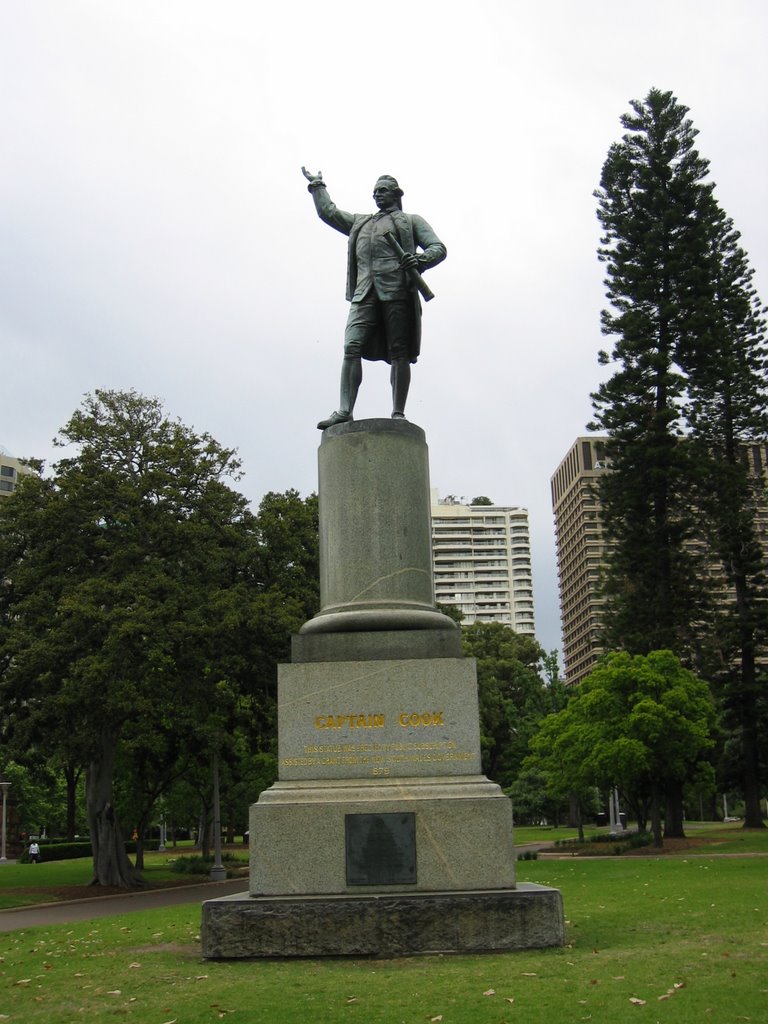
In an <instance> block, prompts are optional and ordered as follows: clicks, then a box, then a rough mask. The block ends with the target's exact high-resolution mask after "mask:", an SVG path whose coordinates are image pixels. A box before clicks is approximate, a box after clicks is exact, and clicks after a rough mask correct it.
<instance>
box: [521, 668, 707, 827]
mask: <svg viewBox="0 0 768 1024" xmlns="http://www.w3.org/2000/svg"><path fill="white" fill-rule="evenodd" d="M714 721H715V709H714V704H713V701H712V696H711V694H710V692H709V688H708V686H707V684H706V683H705V682H704V681H703V680H701V679H699V678H697V677H696V676H695V675H694V674H693V673H692V672H691V671H689V670H688V669H686V668H683V666H682V665H681V663H680V661H679V659H678V658H676V657H675V655H673V654H672V653H671V651H652V652H651V653H650V654H648V655H635V656H632V655H629V654H627V653H625V652H622V653H618V654H609V655H607V656H606V657H605V658H604V659H603V661H602V662H601V663H600V664H599V665H598V666H597V667H596V668H595V669H594V670H593V671H592V672H591V673H590V675H589V676H588V677H587V678H586V679H585V680H584V681H583V682H582V683H581V685H580V686H579V687H578V688H577V690H576V691H575V692H574V694H573V697H572V698H571V700H570V701H569V703H568V704H567V706H566V707H565V708H564V709H563V710H562V711H559V712H558V713H557V714H555V715H549V716H548V717H547V718H545V719H544V721H543V722H542V724H541V728H540V730H539V732H538V733H537V734H536V736H535V737H534V738H533V739H532V742H531V748H532V755H531V757H530V759H529V760H528V761H526V764H525V767H526V769H530V770H533V771H537V770H538V771H542V772H543V773H544V774H545V775H546V777H547V779H548V783H549V786H550V790H551V792H552V793H553V795H558V794H560V795H562V794H564V793H565V792H566V791H568V790H569V789H574V790H576V791H577V792H579V793H585V792H586V791H587V790H588V789H589V788H590V787H592V786H600V787H602V788H605V789H608V788H611V787H613V786H614V785H618V786H619V788H620V789H621V790H622V791H623V793H624V794H625V795H626V796H628V797H630V798H632V797H634V798H635V799H637V798H640V799H642V796H643V795H644V794H647V795H648V796H649V797H650V800H651V805H652V827H653V832H654V838H655V841H656V845H657V846H661V845H662V832H661V806H662V801H663V800H664V798H665V797H666V795H667V792H668V790H669V789H673V790H675V791H677V790H678V789H679V790H682V787H683V786H684V784H685V783H686V781H688V780H692V779H695V780H696V781H697V782H699V784H701V780H702V777H703V776H704V775H706V776H707V777H708V779H709V783H710V786H711V785H712V783H713V781H714V774H713V771H712V767H711V764H710V763H709V760H708V758H709V754H710V752H711V750H712V748H713V746H714V740H713V739H712V729H713V726H714Z"/></svg>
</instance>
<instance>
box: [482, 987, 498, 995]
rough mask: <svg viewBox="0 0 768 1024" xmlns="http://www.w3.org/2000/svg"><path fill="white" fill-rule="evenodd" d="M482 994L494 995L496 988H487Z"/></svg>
mask: <svg viewBox="0 0 768 1024" xmlns="http://www.w3.org/2000/svg"><path fill="white" fill-rule="evenodd" d="M483 995H484V996H495V995H496V989H495V988H489V989H488V991H487V992H483Z"/></svg>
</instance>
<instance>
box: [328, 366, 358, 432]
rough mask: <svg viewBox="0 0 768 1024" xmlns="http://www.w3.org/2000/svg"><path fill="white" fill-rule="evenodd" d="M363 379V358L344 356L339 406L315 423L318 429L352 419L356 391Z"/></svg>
mask: <svg viewBox="0 0 768 1024" xmlns="http://www.w3.org/2000/svg"><path fill="white" fill-rule="evenodd" d="M362 379H363V360H362V359H361V358H360V356H344V361H343V362H342V364H341V387H340V392H341V394H340V398H339V408H338V410H337V411H336V412H332V413H331V415H330V416H329V417H328V418H327V419H325V420H320V422H319V423H318V424H317V429H318V430H325V429H326V428H327V427H332V426H334V425H335V424H336V423H348V422H349V421H350V420H351V419H352V410H353V409H354V408H355V402H356V401H357V392H358V391H359V390H360V383H361V381H362Z"/></svg>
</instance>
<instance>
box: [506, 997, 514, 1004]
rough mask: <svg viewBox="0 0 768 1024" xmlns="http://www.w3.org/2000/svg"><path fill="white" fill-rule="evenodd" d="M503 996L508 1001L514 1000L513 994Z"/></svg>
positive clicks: (512, 1001)
mask: <svg viewBox="0 0 768 1024" xmlns="http://www.w3.org/2000/svg"><path fill="white" fill-rule="evenodd" d="M504 998H505V999H506V1000H507V1002H508V1003H514V1001H515V997H514V996H505V997H504Z"/></svg>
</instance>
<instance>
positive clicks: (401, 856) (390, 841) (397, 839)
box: [344, 812, 416, 885]
mask: <svg viewBox="0 0 768 1024" xmlns="http://www.w3.org/2000/svg"><path fill="white" fill-rule="evenodd" d="M344 821H345V833H346V846H347V885H407V884H408V883H411V884H414V883H415V882H416V815H415V814H414V813H412V812H409V813H405V814H347V815H345V819H344Z"/></svg>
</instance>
